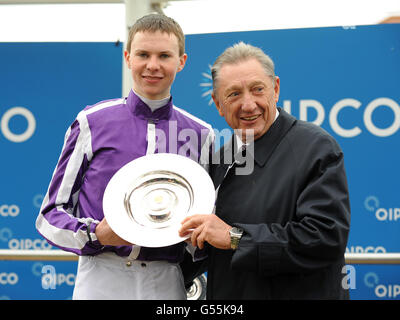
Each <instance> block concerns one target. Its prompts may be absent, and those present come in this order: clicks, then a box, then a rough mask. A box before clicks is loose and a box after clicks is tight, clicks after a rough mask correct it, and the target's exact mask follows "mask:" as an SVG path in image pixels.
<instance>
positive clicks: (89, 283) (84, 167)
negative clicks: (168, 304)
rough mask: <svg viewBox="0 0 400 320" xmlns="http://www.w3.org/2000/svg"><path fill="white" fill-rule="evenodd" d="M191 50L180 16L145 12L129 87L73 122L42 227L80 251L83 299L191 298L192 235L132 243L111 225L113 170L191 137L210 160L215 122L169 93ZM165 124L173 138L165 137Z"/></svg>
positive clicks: (132, 51) (194, 154) (131, 47)
mask: <svg viewBox="0 0 400 320" xmlns="http://www.w3.org/2000/svg"><path fill="white" fill-rule="evenodd" d="M186 59H187V56H186V54H185V43H184V35H183V32H182V30H181V28H180V26H179V25H178V24H177V23H176V22H175V21H174V20H173V19H171V18H168V17H166V16H164V15H159V14H152V15H147V16H144V17H142V18H141V19H139V20H138V21H137V22H136V23H135V24H134V25H133V26H132V28H131V30H130V33H129V39H128V43H127V51H126V52H125V60H126V63H127V65H128V67H129V69H130V70H131V72H132V77H133V88H132V90H131V92H130V93H129V96H128V97H126V98H122V99H113V100H108V101H102V102H100V103H97V104H95V105H93V106H88V107H86V108H85V109H84V110H82V111H81V112H80V113H79V114H78V116H77V118H76V120H75V121H74V123H73V124H72V125H71V127H70V128H69V130H68V131H67V134H66V137H65V142H64V146H63V149H62V153H61V156H60V159H59V162H58V164H57V167H56V169H55V172H54V174H53V178H52V180H51V182H50V186H49V189H48V192H47V195H46V197H45V199H44V201H43V204H42V208H41V210H40V213H39V216H38V218H37V221H36V227H37V229H38V231H39V232H40V233H41V234H42V235H43V236H44V237H45V238H46V239H47V240H48V241H49V242H50V243H51V244H52V245H55V246H57V247H59V248H61V249H63V250H66V251H70V252H74V253H76V254H78V255H79V256H80V257H79V265H78V273H77V277H76V283H75V288H74V294H73V298H74V299H185V298H186V290H185V287H184V283H183V277H182V274H181V270H180V267H179V265H178V263H179V262H180V261H181V260H182V258H183V255H184V251H185V246H186V244H185V243H184V242H182V243H178V244H176V245H172V246H167V247H160V248H145V247H139V246H137V245H135V244H131V243H128V242H126V241H125V240H123V239H121V238H120V237H119V236H118V235H116V234H115V233H114V232H113V231H112V230H111V228H110V227H109V225H108V223H107V221H106V220H105V219H104V213H103V208H102V199H103V194H104V191H105V188H106V186H107V184H108V182H109V180H110V179H111V177H112V176H113V175H114V174H115V173H116V172H117V171H118V170H119V169H120V168H121V167H122V166H124V165H125V164H127V163H128V162H130V161H132V160H134V159H136V158H139V157H141V156H144V155H146V154H151V153H157V152H171V153H179V150H180V147H181V146H182V145H184V146H185V150H188V149H189V151H190V156H191V158H195V159H196V160H197V161H198V162H199V163H200V164H202V165H204V166H205V167H207V163H208V160H209V156H210V152H211V146H212V143H213V139H214V135H213V131H212V128H211V126H210V125H208V124H206V123H205V122H203V121H201V120H199V119H197V118H195V117H194V116H192V115H190V114H188V113H187V112H184V111H183V110H181V109H178V108H177V107H175V106H174V105H173V103H172V98H171V95H170V90H171V86H172V83H173V81H174V79H175V75H176V73H177V72H179V71H181V70H182V69H183V67H184V66H185V62H186ZM171 129H172V130H176V131H177V132H175V133H174V134H175V135H174V136H175V137H179V132H180V131H181V130H188V129H190V130H191V133H193V134H195V135H196V136H197V139H192V140H190V142H189V143H188V142H187V141H179V140H177V141H174V140H173V139H171V138H170V137H171V136H170V135H169V130H171ZM156 132H163V133H164V134H165V136H166V137H168V139H166V141H165V139H164V141H159V140H162V139H157V138H156V134H155V133H156ZM161 143H163V145H162V146H161Z"/></svg>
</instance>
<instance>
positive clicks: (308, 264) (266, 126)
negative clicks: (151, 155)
mask: <svg viewBox="0 0 400 320" xmlns="http://www.w3.org/2000/svg"><path fill="white" fill-rule="evenodd" d="M212 76H213V85H214V91H213V99H214V102H215V105H216V107H217V109H218V111H219V114H220V115H221V116H223V117H224V118H225V120H226V122H227V123H228V125H229V126H230V127H231V128H232V129H234V131H235V134H234V135H233V137H232V140H231V141H230V142H229V143H227V144H226V145H225V146H224V147H223V148H221V150H220V157H221V158H220V159H219V160H220V161H217V162H219V164H214V165H213V166H212V176H213V181H214V184H215V187H216V188H217V192H218V196H217V201H216V207H215V213H216V214H215V215H194V216H191V217H188V218H187V219H185V220H184V221H183V222H182V229H181V231H180V232H181V235H185V234H188V233H189V232H191V233H192V234H191V241H192V244H193V245H196V246H198V247H199V248H203V247H204V245H205V243H208V244H209V258H208V288H207V298H208V299H347V298H348V290H346V287H347V286H346V285H342V282H343V278H344V275H345V274H344V273H343V272H344V252H345V248H346V243H347V239H348V233H349V226H350V205H349V195H348V188H347V181H346V174H345V168H344V160H343V153H342V151H341V149H340V147H339V145H338V144H337V142H336V141H335V140H334V139H333V138H332V137H331V136H330V135H329V134H328V133H327V132H325V131H324V130H323V129H321V128H320V127H318V126H315V125H313V124H310V123H307V122H303V121H299V120H296V119H295V118H294V117H292V116H291V115H289V114H288V113H286V112H285V111H284V110H282V109H280V108H277V106H276V103H277V101H278V99H279V88H280V80H279V78H278V77H277V76H275V73H274V64H273V62H272V60H271V59H270V58H269V57H268V56H267V55H266V54H265V53H263V52H262V50H260V49H259V48H256V47H253V46H251V45H247V44H244V43H239V44H236V45H234V46H233V47H230V48H228V49H227V50H225V52H224V53H223V54H222V55H221V56H220V57H219V58H218V59H217V60H216V62H215V63H214V66H213V68H212ZM249 133H253V139H249V138H248V136H249ZM246 137H247V138H246ZM242 145H244V146H246V145H247V147H246V149H245V150H246V151H245V152H247V153H246V154H245V156H243V153H242V152H241V150H239V152H238V151H237V149H238V148H237V147H236V146H242ZM232 154H234V155H236V157H235V156H234V157H233V161H231V162H232V163H228V162H229V161H227V159H228V160H229V158H230V157H231V156H230V155H232ZM237 155H239V157H238V156H237ZM238 159H245V160H246V162H247V163H248V162H250V161H253V162H254V165H253V166H250V167H252V168H253V170H252V171H251V172H248V173H247V174H238V170H237V169H239V168H240V167H241V166H243V163H242V164H241V161H239V160H238ZM207 246H208V245H207Z"/></svg>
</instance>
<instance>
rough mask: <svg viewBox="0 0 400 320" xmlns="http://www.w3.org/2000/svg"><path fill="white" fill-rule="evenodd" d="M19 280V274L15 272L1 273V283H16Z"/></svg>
mask: <svg viewBox="0 0 400 320" xmlns="http://www.w3.org/2000/svg"><path fill="white" fill-rule="evenodd" d="M17 282H18V275H17V274H16V273H14V272H10V273H6V272H2V273H0V284H11V285H14V284H16V283H17Z"/></svg>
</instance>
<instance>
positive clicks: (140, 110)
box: [126, 90, 173, 122]
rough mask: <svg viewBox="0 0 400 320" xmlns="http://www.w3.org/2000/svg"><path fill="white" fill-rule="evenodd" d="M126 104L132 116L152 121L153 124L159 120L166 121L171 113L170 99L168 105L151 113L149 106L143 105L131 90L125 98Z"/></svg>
mask: <svg viewBox="0 0 400 320" xmlns="http://www.w3.org/2000/svg"><path fill="white" fill-rule="evenodd" d="M126 103H127V105H128V107H129V109H130V110H131V111H132V112H133V114H134V115H135V116H137V117H139V118H141V119H145V120H153V121H155V122H157V121H159V120H168V119H169V118H170V117H171V113H172V106H173V104H172V97H171V98H170V99H169V101H168V103H167V104H166V105H165V106H163V107H161V108H158V109H157V110H155V111H154V112H152V111H151V109H150V108H149V106H148V105H147V104H146V103H144V102H143V101H142V100H141V99H140V98H139V97H138V96H137V95H136V94H135V93H134V92H133V90H131V91H130V92H129V95H128V97H127V100H126Z"/></svg>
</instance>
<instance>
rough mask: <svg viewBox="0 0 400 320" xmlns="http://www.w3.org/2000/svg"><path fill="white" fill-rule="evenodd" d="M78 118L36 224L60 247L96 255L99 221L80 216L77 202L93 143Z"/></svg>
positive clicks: (42, 232)
mask: <svg viewBox="0 0 400 320" xmlns="http://www.w3.org/2000/svg"><path fill="white" fill-rule="evenodd" d="M81 118H82V117H81ZM78 119H79V116H78ZM78 119H77V120H75V121H74V123H73V124H72V125H71V127H70V128H69V130H68V131H67V133H66V136H65V141H64V146H63V149H62V152H61V156H60V158H59V161H58V163H57V167H56V169H55V171H54V173H53V177H52V179H51V182H50V185H49V188H48V191H47V194H46V196H45V198H44V200H43V204H42V207H41V209H40V212H39V215H38V217H37V220H36V228H37V230H38V232H39V233H40V234H41V235H42V236H43V237H44V238H46V240H47V241H48V242H49V243H50V244H52V245H54V246H56V247H59V248H61V249H63V250H65V251H70V252H73V253H75V254H78V255H92V254H96V253H98V252H99V250H101V248H102V246H101V244H100V243H99V241H98V240H97V238H96V236H95V233H94V231H95V227H96V224H97V223H98V222H99V221H96V220H94V219H92V218H80V217H79V215H80V213H79V210H77V205H76V204H77V199H78V195H79V190H80V187H81V184H82V180H83V177H84V174H85V170H86V168H87V167H88V152H87V150H86V149H87V147H86V146H87V145H88V143H90V141H88V138H90V135H87V134H86V133H85V130H82V128H81V124H80V122H79V120H78ZM85 119H86V118H84V119H83V120H85Z"/></svg>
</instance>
